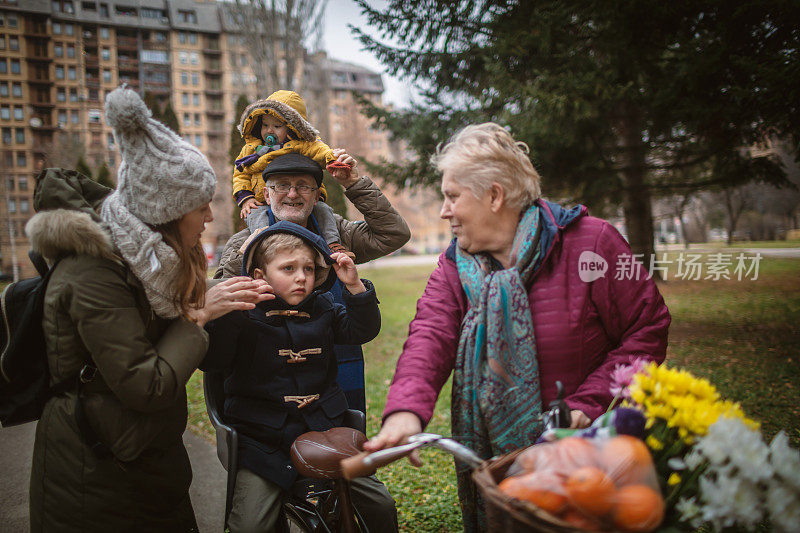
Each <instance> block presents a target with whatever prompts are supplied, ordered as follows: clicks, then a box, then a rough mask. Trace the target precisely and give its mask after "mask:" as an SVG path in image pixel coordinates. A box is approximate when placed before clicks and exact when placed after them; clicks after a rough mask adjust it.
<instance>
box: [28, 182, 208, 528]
mask: <svg viewBox="0 0 800 533" xmlns="http://www.w3.org/2000/svg"><path fill="white" fill-rule="evenodd" d="M107 192H108V191H107V190H103V189H102V188H100V186H98V185H96V184H94V183H93V182H90V181H88V180H86V179H85V178H83V177H82V176H80V175H78V174H76V173H69V174H65V173H63V172H56V171H54V170H49V171H48V172H47V174H45V175H44V176H43V177H41V179H39V180H38V182H37V189H36V192H35V195H34V205H35V207H36V208H37V210H41V209H48V210H47V211H42V212H39V213H38V214H37V215H35V216H34V217H33V218H32V219H31V221H30V222H29V224H28V233H29V236H30V238H31V243H32V246H33V247H34V248H35V249H38V250H39V251H40V252H41V253H42V255H44V256H45V257H46V258H49V259H56V258H60V262H59V263H58V266H57V267H56V270H55V272H53V275H52V277H51V280H50V284H49V286H48V288H47V292H46V296H45V308H44V321H43V328H44V335H45V339H46V342H47V354H48V362H49V366H50V371H51V373H52V376H53V378H52V379H53V382H58V381H61V380H63V379H66V378H69V377H72V376H75V375H77V374H78V372H79V371H80V369H81V368H82V367H83V366H84V365H85V364H87V363H92V364H94V365H95V366H96V367H97V369H98V372H97V375H96V377H95V379H94V380H93V381H91V382H90V383H88V384H85V385H82V388H81V392H80V394H81V397H82V404H83V406H84V409H85V412H86V415H87V418H88V421H89V423H90V425H91V426H92V428H93V429H94V431H95V432H96V433H97V435H98V436H99V438H100V440H101V441H102V442H103V443H105V444H106V445H108V447H109V448H110V450H111V452H112V453H113V457H111V458H105V459H103V458H98V457H97V456H96V455H95V454H94V453H93V452H92V451H90V450H89V448H88V447H87V446H86V445H85V444H84V442H83V440H82V438H81V433H80V432H79V430H78V427H77V425H76V422H75V418H74V409H75V405H76V392H75V391H73V392H68V393H66V394H62V395H59V396H56V397H54V398H52V399H51V400H50V401H49V402H48V403H47V405H46V406H45V408H44V412H43V414H42V417H41V419H40V420H39V422H38V425H37V428H36V442H35V445H34V453H33V466H32V471H31V485H30V511H31V531H33V532H39V531H48V532H49V531H58V532H72V531H113V532H115V533H119V532H122V531H137V532H140V531H148V532H149V531H176V532H180V531H191V530H192V529H193V528H194V527H195V522H194V514H193V512H192V508H191V504H190V503H189V497H188V494H189V484H190V483H191V479H192V473H191V467H190V464H189V458H188V455H187V453H186V449H185V448H184V446H183V442H182V437H181V436H182V434H183V431H184V429H185V428H186V413H187V406H186V388H185V385H186V382H187V381H188V379H189V377H190V376H191V374H192V372H193V371H194V369H195V368H196V367H197V365H198V363H199V362H200V360H201V359H202V357H203V355H204V354H205V351H206V349H207V346H208V339H207V335H206V333H205V332H204V331H203V329H202V328H199V327H197V325H195V324H193V323H190V322H187V321H185V320H183V319H176V320H166V319H161V318H160V317H157V316H156V315H155V314H154V313H153V312H152V310H151V308H150V305H149V304H148V302H147V299H146V297H145V292H144V289H143V288H142V286H141V284H140V283H139V281H138V280H137V279H136V277H134V276H133V274H132V273H131V272H130V270H129V269H128V268H127V267H126V265H125V263H124V262H123V261H122V260H121V259H120V257H119V256H118V255H116V254H115V253H114V246H113V244H112V242H111V240H110V237H109V234H108V233H107V232H106V231H105V230H104V229H103V227H102V226H101V225H100V223H99V222H98V221H99V218H98V217H97V214H96V211H95V210H96V209H97V208H98V207H99V205H100V203H101V202H102V198H103V197H104V196H105V194H106V193H107ZM57 208H60V209H57Z"/></svg>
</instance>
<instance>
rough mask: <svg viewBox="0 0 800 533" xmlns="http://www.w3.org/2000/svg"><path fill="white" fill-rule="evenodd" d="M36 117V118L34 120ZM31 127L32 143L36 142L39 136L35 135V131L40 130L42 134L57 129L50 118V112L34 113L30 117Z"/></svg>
mask: <svg viewBox="0 0 800 533" xmlns="http://www.w3.org/2000/svg"><path fill="white" fill-rule="evenodd" d="M36 119H38V120H36ZM30 124H31V129H32V130H33V131H34V139H33V142H34V144H35V143H36V142H37V139H39V137H38V136H37V135H36V133H37V132H42V133H43V134H47V132H52V131H55V130H57V129H58V126H56V125H55V124H54V123H53V121H52V120H50V113H48V114H47V115H41V114H38V115H35V116H33V117H32V118H31V122H30Z"/></svg>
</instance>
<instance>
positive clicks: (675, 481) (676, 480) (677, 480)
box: [667, 472, 681, 487]
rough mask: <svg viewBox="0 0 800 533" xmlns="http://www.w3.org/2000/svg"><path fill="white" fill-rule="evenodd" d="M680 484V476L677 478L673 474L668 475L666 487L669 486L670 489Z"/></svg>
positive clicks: (676, 475)
mask: <svg viewBox="0 0 800 533" xmlns="http://www.w3.org/2000/svg"><path fill="white" fill-rule="evenodd" d="M680 482H681V476H679V475H678V474H676V473H675V472H673V473H672V474H670V476H669V479H667V485H669V486H670V487H673V486H675V485H677V484H678V483H680Z"/></svg>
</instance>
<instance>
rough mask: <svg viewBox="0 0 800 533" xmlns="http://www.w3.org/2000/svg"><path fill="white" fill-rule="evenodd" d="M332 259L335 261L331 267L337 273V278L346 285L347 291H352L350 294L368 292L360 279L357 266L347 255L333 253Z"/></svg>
mask: <svg viewBox="0 0 800 533" xmlns="http://www.w3.org/2000/svg"><path fill="white" fill-rule="evenodd" d="M331 259H333V260H334V261H335V263H333V265H331V266H332V267H333V270H334V271H335V272H336V276H337V277H338V278H339V279H340V280H341V282H342V283H344V285H345V287H347V290H348V291H350V294H361V293H362V292H367V288H366V287H365V286H364V283H363V282H362V281H361V278H359V277H358V270H357V269H356V264H355V263H354V262H353V260H352V259H350V257H348V256H347V254H343V253H342V252H336V253H332V254H331Z"/></svg>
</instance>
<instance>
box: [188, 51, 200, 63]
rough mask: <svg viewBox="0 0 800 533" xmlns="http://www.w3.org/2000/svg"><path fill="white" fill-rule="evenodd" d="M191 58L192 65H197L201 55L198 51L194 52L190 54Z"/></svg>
mask: <svg viewBox="0 0 800 533" xmlns="http://www.w3.org/2000/svg"><path fill="white" fill-rule="evenodd" d="M189 60H190V61H191V62H192V65H197V64H199V63H200V56H199V55H198V54H197V52H192V53H191V54H189Z"/></svg>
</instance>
